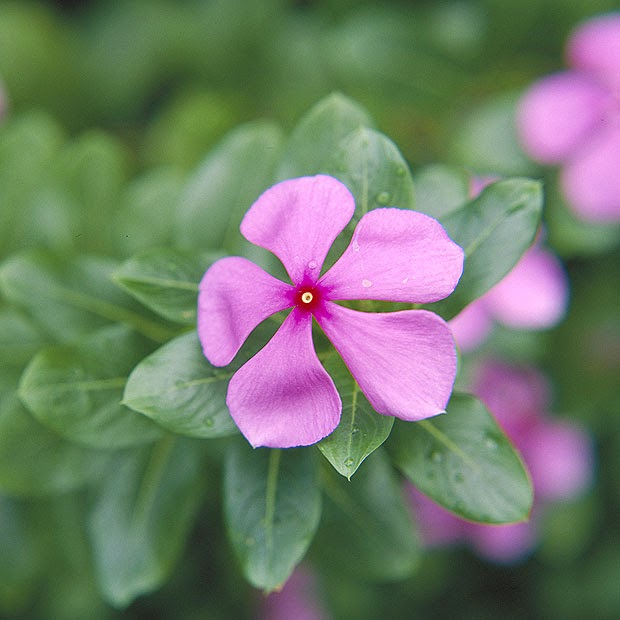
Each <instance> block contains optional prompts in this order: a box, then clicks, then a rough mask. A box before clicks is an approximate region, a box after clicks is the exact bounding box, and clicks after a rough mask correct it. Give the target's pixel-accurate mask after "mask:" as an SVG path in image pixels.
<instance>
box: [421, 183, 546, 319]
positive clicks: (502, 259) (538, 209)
mask: <svg viewBox="0 0 620 620" xmlns="http://www.w3.org/2000/svg"><path fill="white" fill-rule="evenodd" d="M541 213H542V191H541V185H540V183H539V182H537V181H532V180H530V179H508V180H506V181H498V182H497V183H493V184H491V185H489V186H488V187H486V188H485V189H484V190H483V191H482V193H481V194H480V196H479V197H478V198H476V199H475V200H473V201H472V202H470V203H468V204H466V205H465V206H464V207H462V208H461V209H458V210H456V211H453V212H451V213H449V214H448V215H447V216H446V217H445V218H444V219H443V220H442V224H443V225H444V227H445V228H446V230H447V231H448V234H449V235H450V237H451V238H452V239H453V240H454V241H455V242H456V243H458V244H459V245H460V246H461V247H462V248H463V250H464V252H465V265H464V268H463V275H462V276H461V279H460V281H459V283H458V286H457V287H456V289H455V291H454V293H452V295H450V297H448V298H446V299H445V300H442V301H440V302H438V303H436V304H433V305H432V310H433V311H435V312H437V313H439V314H441V316H443V317H444V318H446V319H450V318H452V317H453V316H455V315H456V314H458V313H459V312H460V311H461V310H462V309H463V308H464V307H465V306H466V305H467V304H469V303H470V302H472V301H473V300H474V299H477V298H478V297H480V296H481V295H483V294H484V293H486V292H487V291H488V290H489V289H490V288H491V287H492V286H493V285H495V284H497V283H498V282H499V281H500V280H501V279H502V278H503V277H504V276H505V275H506V274H508V272H509V271H510V270H511V269H512V268H513V267H514V266H515V265H516V264H517V262H518V261H519V259H520V258H521V256H523V253H524V252H525V251H526V250H527V249H528V248H529V247H530V246H531V245H532V242H533V241H534V238H535V236H536V233H537V231H538V228H539V225H540V218H541Z"/></svg>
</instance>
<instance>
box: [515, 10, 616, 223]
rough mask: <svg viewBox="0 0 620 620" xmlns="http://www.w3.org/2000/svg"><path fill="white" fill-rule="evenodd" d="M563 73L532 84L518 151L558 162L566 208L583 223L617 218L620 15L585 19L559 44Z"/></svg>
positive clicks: (523, 106)
mask: <svg viewBox="0 0 620 620" xmlns="http://www.w3.org/2000/svg"><path fill="white" fill-rule="evenodd" d="M567 62H568V65H569V66H570V68H571V69H570V70H569V71H564V72H560V73H556V74H554V75H551V76H548V77H546V78H543V79H541V80H539V81H538V82H536V83H535V84H534V85H533V86H532V87H531V88H530V89H529V90H528V91H527V92H526V94H525V96H524V98H523V100H522V101H521V103H520V106H519V110H518V118H517V122H518V128H519V133H520V136H521V139H522V142H523V146H524V148H525V150H526V151H527V152H528V153H529V154H530V155H531V156H532V157H533V158H534V159H536V160H538V161H540V162H541V163H543V164H550V165H555V164H560V165H561V166H562V172H561V186H562V189H563V192H564V194H565V195H566V198H567V200H568V202H569V203H570V204H571V205H572V207H573V208H574V210H575V211H576V212H577V213H578V214H579V215H580V216H581V217H582V218H583V219H586V220H591V221H601V222H603V221H611V220H618V219H620V175H619V174H618V170H619V169H620V13H617V12H616V13H609V14H607V15H601V16H599V17H595V18H593V19H590V20H589V21H587V22H585V23H584V24H582V25H581V26H580V27H578V28H577V29H576V30H575V31H574V33H573V34H572V36H571V37H570V39H569V42H568V46H567Z"/></svg>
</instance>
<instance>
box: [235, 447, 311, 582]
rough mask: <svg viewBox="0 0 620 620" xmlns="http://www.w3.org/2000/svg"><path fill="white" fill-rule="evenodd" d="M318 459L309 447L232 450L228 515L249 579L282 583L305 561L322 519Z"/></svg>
mask: <svg viewBox="0 0 620 620" xmlns="http://www.w3.org/2000/svg"><path fill="white" fill-rule="evenodd" d="M317 473H318V472H317V461H316V459H315V452H314V451H313V450H308V449H304V448H301V449H292V450H269V449H266V448H259V449H256V450H255V449H252V448H251V447H250V446H249V445H248V444H247V443H245V442H244V441H239V442H237V443H236V444H235V445H234V446H231V449H230V451H229V453H228V454H227V457H226V461H225V464H224V516H225V519H226V527H227V530H228V535H229V538H230V541H231V543H232V546H233V548H234V550H235V553H236V555H237V557H238V559H239V562H240V563H241V568H242V570H243V572H244V574H245V576H246V578H247V579H248V581H249V582H250V583H251V584H252V585H254V586H256V587H258V588H262V589H263V590H265V591H268V592H270V591H272V590H275V589H277V588H278V586H280V585H282V584H283V583H284V582H285V581H286V579H287V578H288V577H289V575H290V574H291V572H292V571H293V569H294V568H295V566H296V565H297V564H298V563H299V562H300V561H301V559H302V558H303V556H304V554H305V553H306V550H307V549H308V546H309V545H310V543H311V541H312V538H313V537H314V534H315V532H316V529H317V526H318V524H319V518H320V515H321V494H320V492H319V484H318V475H317Z"/></svg>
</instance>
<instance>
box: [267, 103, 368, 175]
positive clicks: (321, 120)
mask: <svg viewBox="0 0 620 620" xmlns="http://www.w3.org/2000/svg"><path fill="white" fill-rule="evenodd" d="M373 125H374V123H373V121H372V119H371V118H370V116H369V114H368V112H366V110H364V109H363V108H362V107H361V106H360V105H358V104H357V103H355V102H354V101H352V100H351V99H348V98H347V97H345V96H344V95H341V94H340V93H334V94H331V95H329V96H328V97H325V98H324V99H322V100H321V101H319V102H318V103H317V104H315V105H314V106H313V107H312V108H311V109H310V110H309V111H308V112H307V113H306V114H305V115H304V116H303V117H302V118H301V120H300V121H299V123H298V124H297V125H296V127H295V129H294V130H293V132H292V134H291V136H290V138H289V140H288V142H287V143H286V146H285V148H284V152H283V153H282V158H281V163H280V167H279V168H278V173H277V178H278V179H279V180H283V179H290V178H293V177H299V176H305V175H312V174H317V173H319V172H327V170H328V168H327V166H328V163H329V162H330V161H331V159H332V157H333V154H334V152H335V151H336V150H337V149H338V146H339V144H340V141H341V140H342V139H343V138H344V137H345V136H347V135H348V134H349V133H351V132H352V131H354V130H356V129H358V128H360V127H372V126H373Z"/></svg>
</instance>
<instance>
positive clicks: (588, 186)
mask: <svg viewBox="0 0 620 620" xmlns="http://www.w3.org/2000/svg"><path fill="white" fill-rule="evenodd" d="M618 171H620V119H619V121H618V122H617V123H616V125H615V126H610V127H609V128H608V129H607V130H605V132H603V133H600V134H599V135H598V136H596V138H595V139H593V140H591V141H590V142H589V143H588V146H587V148H585V149H582V150H580V151H579V154H578V155H577V156H576V157H574V158H572V159H571V160H570V161H569V162H568V164H567V165H566V167H565V168H564V169H563V171H562V176H561V183H562V189H563V190H564V193H565V194H566V198H567V200H568V202H569V203H570V205H571V206H572V207H573V209H574V210H575V211H576V212H577V213H578V214H579V215H580V216H581V217H582V218H583V219H584V220H590V221H598V222H606V221H612V220H619V219H620V173H619V172H618Z"/></svg>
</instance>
